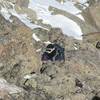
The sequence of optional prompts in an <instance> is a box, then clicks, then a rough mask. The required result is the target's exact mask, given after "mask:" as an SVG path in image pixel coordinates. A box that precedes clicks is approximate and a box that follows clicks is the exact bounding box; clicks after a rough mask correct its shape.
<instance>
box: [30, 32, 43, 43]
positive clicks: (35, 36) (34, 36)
mask: <svg viewBox="0 0 100 100" xmlns="http://www.w3.org/2000/svg"><path fill="white" fill-rule="evenodd" d="M32 37H33V39H34V40H35V41H37V42H39V41H41V40H40V39H39V38H38V36H37V35H36V34H35V33H33V35H32Z"/></svg>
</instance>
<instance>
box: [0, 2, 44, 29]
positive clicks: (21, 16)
mask: <svg viewBox="0 0 100 100" xmlns="http://www.w3.org/2000/svg"><path fill="white" fill-rule="evenodd" d="M10 5H12V6H13V8H12V9H7V8H6V7H5V8H4V7H2V8H1V10H0V13H1V14H2V15H3V16H4V18H5V19H6V20H9V21H10V22H12V20H11V19H10V17H11V15H13V16H16V17H17V18H19V20H21V22H23V23H24V24H25V25H26V26H28V27H29V28H31V29H34V28H37V27H41V26H39V25H36V24H33V23H32V22H31V20H30V19H28V17H27V14H18V13H17V12H16V10H15V8H14V4H12V3H11V2H10ZM42 28H43V27H42Z"/></svg>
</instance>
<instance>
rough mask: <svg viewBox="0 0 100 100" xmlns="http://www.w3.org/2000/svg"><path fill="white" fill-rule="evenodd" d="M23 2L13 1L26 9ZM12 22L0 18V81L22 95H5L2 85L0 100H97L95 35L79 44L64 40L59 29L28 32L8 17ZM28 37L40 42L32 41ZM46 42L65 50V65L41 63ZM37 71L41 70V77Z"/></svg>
mask: <svg viewBox="0 0 100 100" xmlns="http://www.w3.org/2000/svg"><path fill="white" fill-rule="evenodd" d="M15 2H16V1H15ZM23 2H24V0H18V1H17V3H18V5H19V6H23V7H24V6H25V7H26V6H27V2H28V0H26V1H25V2H26V4H23ZM98 18H99V17H98ZM12 19H13V22H12V23H10V22H9V21H7V20H5V19H4V18H3V17H2V16H1V15H0V21H1V22H0V77H1V78H3V79H5V80H7V82H8V83H9V84H14V86H18V87H19V88H21V89H23V91H21V92H18V93H16V94H15V93H9V91H8V90H6V89H4V88H3V89H1V86H3V85H4V84H3V85H2V84H1V86H0V99H3V100H92V98H94V97H95V95H97V96H98V98H99V97H100V94H99V91H100V71H99V70H100V67H99V66H100V49H97V48H96V45H95V44H96V42H97V41H100V33H99V32H98V33H92V34H93V35H92V34H90V35H84V36H83V40H82V41H79V40H75V39H73V38H71V37H67V36H64V35H63V34H62V31H61V29H59V28H51V27H50V28H49V29H48V30H45V29H42V28H35V29H34V30H31V29H29V28H28V27H26V26H25V25H24V24H23V23H22V22H21V21H20V20H19V19H18V18H16V17H14V16H12ZM98 26H99V24H98ZM32 33H35V34H36V35H37V36H38V37H39V38H40V41H38V42H37V41H35V40H34V39H32ZM48 42H51V43H57V44H59V45H61V46H62V47H64V48H65V62H58V61H55V62H51V61H47V62H45V63H43V62H42V61H41V55H42V53H43V51H44V50H45V47H46V46H47V43H48ZM41 68H44V70H43V72H42V73H41V72H40V70H41ZM0 82H1V83H2V80H0ZM7 82H5V83H6V84H8V83H7ZM5 86H8V85H5ZM14 86H12V85H9V87H14ZM11 89H12V88H11ZM11 89H10V90H11Z"/></svg>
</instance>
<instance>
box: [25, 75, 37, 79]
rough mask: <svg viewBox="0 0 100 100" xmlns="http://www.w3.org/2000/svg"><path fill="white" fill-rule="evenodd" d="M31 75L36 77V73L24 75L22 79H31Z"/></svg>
mask: <svg viewBox="0 0 100 100" xmlns="http://www.w3.org/2000/svg"><path fill="white" fill-rule="evenodd" d="M33 77H36V74H32V75H25V76H24V79H31V78H33Z"/></svg>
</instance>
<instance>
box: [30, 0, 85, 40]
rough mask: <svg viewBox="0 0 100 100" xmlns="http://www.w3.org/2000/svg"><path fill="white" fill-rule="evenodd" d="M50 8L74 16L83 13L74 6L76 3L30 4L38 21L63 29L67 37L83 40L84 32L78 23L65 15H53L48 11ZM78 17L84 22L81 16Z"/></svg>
mask: <svg viewBox="0 0 100 100" xmlns="http://www.w3.org/2000/svg"><path fill="white" fill-rule="evenodd" d="M50 6H51V7H55V8H58V9H61V10H64V11H66V12H69V13H71V14H74V15H76V14H77V13H80V12H81V11H80V10H79V9H77V8H76V7H75V6H74V3H72V2H69V1H67V2H65V3H64V4H61V3H59V2H57V1H56V0H30V3H29V8H30V9H32V10H34V11H36V13H37V16H38V19H42V20H43V22H44V23H45V24H50V25H52V27H59V28H61V29H62V31H63V33H64V34H65V35H68V36H72V37H74V38H76V39H82V36H81V35H82V32H81V29H80V27H79V26H78V25H77V23H75V22H74V21H73V20H71V19H69V18H67V17H65V16H63V15H52V14H51V12H50V11H49V10H48V9H49V7H50ZM76 16H77V17H79V18H81V19H82V20H84V19H83V17H82V16H81V15H76Z"/></svg>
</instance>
